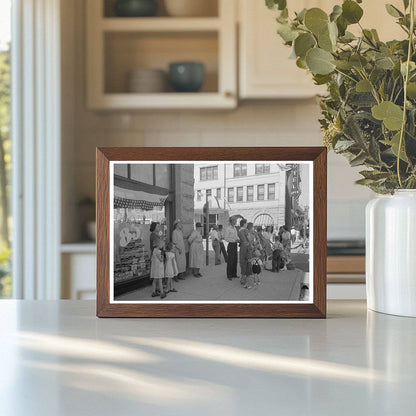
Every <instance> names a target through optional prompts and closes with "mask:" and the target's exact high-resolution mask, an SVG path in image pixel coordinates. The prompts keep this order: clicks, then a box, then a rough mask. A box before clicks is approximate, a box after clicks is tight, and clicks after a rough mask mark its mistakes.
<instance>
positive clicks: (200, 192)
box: [196, 189, 202, 201]
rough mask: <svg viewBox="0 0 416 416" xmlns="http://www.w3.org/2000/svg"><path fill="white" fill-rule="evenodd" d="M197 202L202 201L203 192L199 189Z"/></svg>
mask: <svg viewBox="0 0 416 416" xmlns="http://www.w3.org/2000/svg"><path fill="white" fill-rule="evenodd" d="M196 200H197V201H202V191H201V189H198V190H197V191H196Z"/></svg>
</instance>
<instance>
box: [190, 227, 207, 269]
mask: <svg viewBox="0 0 416 416" xmlns="http://www.w3.org/2000/svg"><path fill="white" fill-rule="evenodd" d="M188 241H189V244H190V245H191V246H190V247H189V267H193V268H195V269H200V268H201V267H202V266H203V257H204V247H203V245H202V241H203V240H202V235H201V233H199V232H198V231H197V230H193V231H192V234H191V235H190V236H189V238H188Z"/></svg>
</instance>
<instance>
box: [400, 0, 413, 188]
mask: <svg viewBox="0 0 416 416" xmlns="http://www.w3.org/2000/svg"><path fill="white" fill-rule="evenodd" d="M414 27H415V0H410V30H409V45H408V48H407V60H406V73H405V76H404V81H403V83H404V85H403V94H404V99H403V118H402V128H401V129H400V140H399V149H398V152H397V178H398V180H399V186H400V188H402V187H403V183H402V177H401V174H400V156H401V155H402V147H403V139H404V132H405V129H406V108H407V83H408V82H409V68H410V60H411V58H412V50H413V35H414Z"/></svg>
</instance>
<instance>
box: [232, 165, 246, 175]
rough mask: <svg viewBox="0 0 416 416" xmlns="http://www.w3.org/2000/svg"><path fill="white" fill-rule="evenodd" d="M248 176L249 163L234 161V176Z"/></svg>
mask: <svg viewBox="0 0 416 416" xmlns="http://www.w3.org/2000/svg"><path fill="white" fill-rule="evenodd" d="M238 176H247V164H245V163H234V177H238Z"/></svg>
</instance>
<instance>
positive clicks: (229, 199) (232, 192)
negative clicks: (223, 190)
mask: <svg viewBox="0 0 416 416" xmlns="http://www.w3.org/2000/svg"><path fill="white" fill-rule="evenodd" d="M230 193H231V195H232V197H231V198H230ZM234 198H235V195H234V188H233V187H231V188H227V201H228V202H230V203H234Z"/></svg>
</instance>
